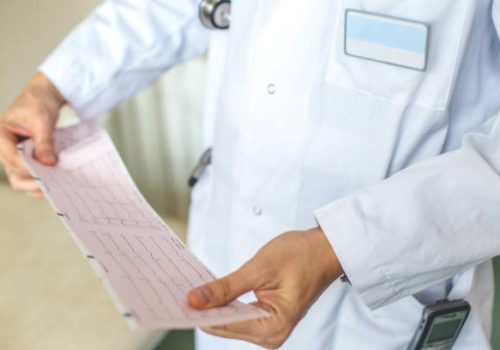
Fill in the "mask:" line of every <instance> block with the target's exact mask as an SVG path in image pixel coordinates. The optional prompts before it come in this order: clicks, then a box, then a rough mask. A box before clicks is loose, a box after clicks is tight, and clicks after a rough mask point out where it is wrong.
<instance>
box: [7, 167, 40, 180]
mask: <svg viewBox="0 0 500 350" xmlns="http://www.w3.org/2000/svg"><path fill="white" fill-rule="evenodd" d="M23 166H24V164H23ZM5 173H6V174H7V176H11V175H14V176H17V177H18V178H20V179H25V180H33V179H34V178H33V176H32V175H31V173H30V172H29V170H28V168H26V167H23V168H22V169H12V168H8V167H6V168H5Z"/></svg>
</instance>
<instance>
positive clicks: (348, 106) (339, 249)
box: [40, 0, 500, 350]
mask: <svg viewBox="0 0 500 350" xmlns="http://www.w3.org/2000/svg"><path fill="white" fill-rule="evenodd" d="M497 4H498V1H494V0H438V1H436V0H432V1H431V0H336V1H332V0H311V1H301V0H268V1H267V0H266V1H264V0H255V1H244V0H233V8H232V23H231V29H230V30H229V31H225V32H211V33H209V32H208V31H207V30H205V29H203V28H202V27H201V25H200V23H199V21H198V18H197V1H188V0H184V1H182V0H163V1H161V0H156V1H153V0H150V1H133V0H122V1H118V0H116V1H107V2H106V3H104V4H103V5H102V6H100V7H99V8H98V9H97V10H96V11H95V12H94V13H93V14H92V15H91V16H90V17H89V18H88V19H87V20H86V21H85V22H83V23H82V24H81V25H80V26H79V27H78V28H77V29H76V30H75V31H74V32H73V33H72V34H70V35H69V37H68V38H67V39H66V40H65V41H64V43H63V44H62V45H61V46H60V47H59V48H58V49H57V50H56V51H55V52H54V53H53V54H52V55H51V56H50V57H49V58H48V59H47V61H46V62H45V63H44V64H43V65H42V66H41V68H40V70H41V71H42V72H44V73H45V74H47V75H48V76H49V78H50V79H51V80H52V81H53V82H54V83H55V85H56V86H57V87H58V88H59V89H60V91H61V93H62V94H63V95H64V96H65V97H66V98H67V100H68V101H69V103H70V104H71V105H72V106H73V107H74V108H75V109H76V111H77V112H78V113H79V114H80V115H81V116H82V118H84V119H88V118H93V117H95V116H97V115H98V114H100V113H101V112H103V111H105V110H107V109H108V108H110V107H112V106H113V105H115V104H116V103H118V102H119V101H121V100H123V99H125V98H127V97H129V96H131V95H132V94H134V93H135V92H137V91H138V90H140V89H141V88H143V87H144V86H146V85H148V84H149V83H150V82H151V81H153V80H154V79H155V78H157V77H158V76H159V75H160V74H161V73H162V72H163V71H164V70H166V69H167V68H168V67H170V66H171V65H173V64H175V63H178V62H180V61H183V60H185V59H188V58H190V57H193V56H195V55H198V54H201V53H202V52H204V51H205V50H206V48H207V47H209V48H210V50H209V52H210V56H209V64H208V66H209V74H208V76H209V77H208V86H207V103H206V111H205V112H206V113H205V117H206V119H205V124H206V127H205V130H206V132H205V135H206V140H205V142H206V144H207V145H213V164H212V165H211V166H210V167H209V169H208V171H207V172H206V173H205V174H204V176H203V177H202V179H201V180H200V182H199V183H198V185H197V186H196V187H195V189H194V191H193V195H192V199H193V202H192V208H191V220H190V238H189V240H190V245H191V247H192V250H193V251H194V252H195V253H196V255H198V256H199V257H200V258H201V259H202V260H203V261H204V262H205V263H206V264H208V266H209V267H210V268H212V269H213V270H214V271H215V272H216V274H218V275H224V274H226V273H228V272H230V271H232V270H234V269H236V268H237V267H238V266H240V265H241V264H242V263H243V262H244V261H246V260H247V259H249V258H250V257H251V256H252V255H253V254H254V253H255V252H256V251H257V250H258V249H259V247H261V246H262V245H263V244H265V243H266V242H267V241H269V240H270V239H271V238H273V237H274V236H276V235H278V234H280V233H282V232H284V231H286V230H292V229H305V228H310V227H313V226H315V225H317V224H318V223H319V224H320V225H321V227H322V228H323V229H324V231H325V233H326V234H327V236H328V239H329V241H330V242H331V244H332V246H333V247H334V250H335V251H336V253H337V255H338V257H339V259H340V262H341V263H342V266H343V268H344V270H345V271H346V273H347V275H348V276H349V278H350V281H351V283H352V286H349V285H346V284H342V283H339V282H337V283H334V284H333V285H332V286H331V287H330V288H329V289H328V290H327V291H326V292H325V293H324V294H323V296H322V297H321V298H320V299H319V300H318V302H317V303H316V304H315V305H314V306H313V307H312V309H311V310H310V311H309V313H308V314H307V316H306V317H305V318H304V319H303V320H302V321H301V323H300V324H299V326H298V327H297V328H296V330H295V331H294V333H293V334H292V336H291V337H290V339H289V340H288V341H287V342H286V343H285V345H284V346H283V348H284V349H306V348H307V349H321V350H323V349H334V350H346V349H357V350H360V349H361V350H362V349H367V350H368V349H405V348H406V346H407V344H408V342H409V341H410V339H411V337H412V335H413V333H414V331H415V329H416V326H417V322H418V320H419V318H420V315H421V311H422V308H423V304H422V302H426V303H429V302H432V301H435V300H437V299H440V298H442V297H444V296H446V295H448V297H449V298H463V297H465V298H467V300H468V301H469V302H470V303H471V305H472V310H473V311H472V314H471V316H470V318H469V320H468V321H467V323H466V326H465V328H464V330H463V332H462V333H461V335H460V337H459V339H458V341H457V343H456V346H455V347H454V349H464V350H465V349H467V350H470V349H488V348H489V347H490V346H489V338H490V333H491V311H492V300H493V284H492V265H491V261H490V259H491V258H492V257H493V256H495V255H498V254H500V221H499V219H498V218H500V175H499V174H500V117H494V116H495V114H496V113H497V112H498V110H499V107H500V69H499V63H500V62H499V60H500V59H499V54H500V43H499V39H498V30H497V26H498V25H499V24H500V9H499V8H498V7H497V6H498V5H497ZM492 6H493V7H492ZM346 8H352V9H360V10H364V11H369V12H374V13H379V14H383V15H388V16H394V17H400V18H407V19H411V20H415V21H420V22H425V23H427V24H429V25H430V28H431V32H430V33H431V34H430V45H429V50H428V60H429V61H428V68H427V70H426V71H425V72H420V71H416V70H410V69H406V68H401V67H396V66H393V65H387V64H383V63H378V62H372V61H367V60H364V59H359V58H355V57H351V56H346V55H345V54H344V51H343V35H344V33H343V31H344V26H343V23H344V13H345V9H346ZM443 153H445V154H444V155H441V154H443ZM453 276H454V277H453ZM450 289H451V290H450ZM198 345H199V349H210V350H219V349H225V350H227V349H254V348H255V347H254V346H253V345H250V344H246V343H242V342H238V341H230V340H223V339H216V338H213V337H210V336H206V335H199V338H198Z"/></svg>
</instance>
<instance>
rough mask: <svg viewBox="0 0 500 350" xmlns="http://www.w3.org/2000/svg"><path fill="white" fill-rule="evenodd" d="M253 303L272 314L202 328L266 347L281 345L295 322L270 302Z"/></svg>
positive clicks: (210, 332) (207, 331) (217, 334)
mask: <svg viewBox="0 0 500 350" xmlns="http://www.w3.org/2000/svg"><path fill="white" fill-rule="evenodd" d="M251 305H254V306H256V307H259V308H261V309H264V310H265V311H267V312H268V313H269V314H270V317H263V318H259V319H256V320H250V321H243V322H237V323H232V324H227V325H222V326H216V327H206V328H202V330H203V331H204V332H206V333H209V334H212V335H215V336H218V337H223V338H231V339H239V340H245V341H249V342H252V343H255V344H258V345H260V346H264V347H266V348H273V349H274V348H277V347H279V346H281V345H282V344H283V343H284V342H285V340H286V339H287V338H288V336H289V335H290V333H291V331H292V329H293V326H292V324H293V322H292V321H291V320H289V319H287V318H285V317H283V315H280V313H279V312H278V311H277V310H276V309H275V308H274V307H273V306H271V305H269V304H263V303H261V302H255V303H251Z"/></svg>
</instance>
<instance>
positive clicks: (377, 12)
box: [325, 0, 476, 110]
mask: <svg viewBox="0 0 500 350" xmlns="http://www.w3.org/2000/svg"><path fill="white" fill-rule="evenodd" d="M474 6H476V5H474V2H471V1H468V0H444V1H439V2H435V1H433V2H432V3H431V2H430V1H429V0H402V1H398V4H397V5H395V2H394V1H389V0H372V1H369V2H368V1H362V0H341V1H340V2H339V8H338V9H337V12H336V21H335V30H334V34H333V37H332V44H331V49H330V50H331V51H330V58H329V63H328V67H327V72H326V76H325V81H326V83H328V84H333V85H337V86H340V87H343V88H346V89H350V90H355V91H357V92H358V93H360V96H361V97H362V96H363V95H366V96H369V97H375V98H380V99H383V100H386V101H387V102H388V103H396V104H400V105H418V106H420V107H424V108H428V109H432V110H446V109H447V107H448V104H449V100H450V96H451V93H452V91H453V85H454V81H455V77H456V75H457V69H458V67H459V65H460V60H461V58H462V54H463V48H464V45H465V41H466V40H467V37H468V35H467V34H468V32H469V30H470V25H471V19H472V15H473V13H474ZM349 11H361V12H362V13H366V14H368V15H374V16H378V17H376V18H379V19H380V21H381V22H383V21H384V19H387V21H390V20H391V19H396V20H397V21H399V23H402V24H400V25H401V27H402V28H403V29H404V23H420V24H422V25H426V26H427V28H428V42H427V49H426V52H425V55H426V57H427V65H426V68H425V69H424V70H423V71H422V70H417V69H411V68H406V67H401V66H398V65H396V64H391V63H384V62H381V61H374V60H370V59H366V58H360V57H355V56H352V55H349V54H348V53H347V52H346V47H345V43H346V30H347V29H346V16H347V14H348V13H349ZM375 22H376V21H375ZM397 26H398V25H394V26H393V27H395V28H390V29H387V28H385V29H384V27H383V25H382V27H381V28H378V27H377V24H375V29H376V31H377V32H378V29H380V31H379V32H378V33H377V35H374V36H370V35H368V37H367V38H364V37H362V38H361V39H362V41H360V42H362V43H363V45H365V44H366V47H368V49H367V50H368V51H370V50H371V47H374V50H376V49H377V47H378V48H379V49H380V48H381V47H382V48H383V49H384V50H388V51H390V54H391V55H397V54H398V52H399V53H400V54H401V55H404V54H405V51H404V49H401V48H400V47H397V44H398V43H401V42H404V41H405V40H406V39H407V38H405V35H406V34H404V32H405V31H404V30H401V32H402V33H401V34H398V35H394V30H395V29H396V30H397ZM361 27H362V25H361ZM355 29H356V28H355ZM360 30H361V31H362V30H363V28H361V29H360ZM364 30H366V28H365V29H364ZM349 31H351V30H350V29H349ZM384 33H385V34H384ZM357 34H359V30H358V32H357ZM359 35H361V36H362V34H359ZM384 35H388V36H390V38H385V37H384ZM408 35H409V36H410V35H411V33H409V34H408ZM386 39H387V40H386ZM410 39H411V38H410V37H409V38H408V40H410ZM365 40H367V41H365ZM369 40H375V41H376V40H379V43H378V44H376V45H375V44H374V43H373V42H370V41H369ZM391 45H392V46H391ZM368 55H369V52H368Z"/></svg>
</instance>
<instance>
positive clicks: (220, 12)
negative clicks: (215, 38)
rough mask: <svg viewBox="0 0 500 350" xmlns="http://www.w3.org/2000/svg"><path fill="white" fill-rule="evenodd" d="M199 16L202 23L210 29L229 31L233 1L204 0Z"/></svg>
mask: <svg viewBox="0 0 500 350" xmlns="http://www.w3.org/2000/svg"><path fill="white" fill-rule="evenodd" d="M199 14H200V20H201V23H203V25H204V26H205V27H207V28H208V29H227V28H229V24H230V22H231V1H230V0H202V1H201V3H200V8H199Z"/></svg>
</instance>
